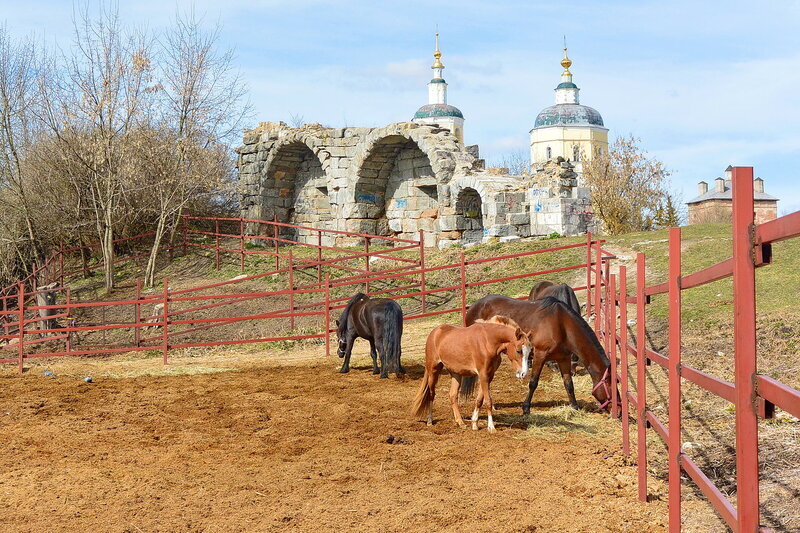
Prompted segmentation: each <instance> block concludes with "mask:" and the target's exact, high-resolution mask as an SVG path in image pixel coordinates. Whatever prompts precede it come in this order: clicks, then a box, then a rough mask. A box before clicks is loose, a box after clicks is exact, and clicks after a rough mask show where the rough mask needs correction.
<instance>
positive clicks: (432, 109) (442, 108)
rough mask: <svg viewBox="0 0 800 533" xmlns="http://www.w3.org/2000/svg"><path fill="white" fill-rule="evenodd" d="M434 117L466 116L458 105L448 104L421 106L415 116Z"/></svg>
mask: <svg viewBox="0 0 800 533" xmlns="http://www.w3.org/2000/svg"><path fill="white" fill-rule="evenodd" d="M433 117H458V118H464V115H462V114H461V111H460V110H459V109H458V108H457V107H453V106H451V105H448V104H427V105H424V106H422V107H420V108H419V109H418V110H417V112H416V113H414V118H433Z"/></svg>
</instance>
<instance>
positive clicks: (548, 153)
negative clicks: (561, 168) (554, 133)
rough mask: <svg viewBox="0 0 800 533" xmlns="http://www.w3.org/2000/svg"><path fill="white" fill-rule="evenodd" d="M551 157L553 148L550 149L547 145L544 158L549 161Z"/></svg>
mask: <svg viewBox="0 0 800 533" xmlns="http://www.w3.org/2000/svg"><path fill="white" fill-rule="evenodd" d="M552 158H553V150H551V149H550V147H549V146H548V147H547V148H546V149H545V159H547V160H548V161H549V160H550V159H552Z"/></svg>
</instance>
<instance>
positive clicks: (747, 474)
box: [733, 167, 759, 533]
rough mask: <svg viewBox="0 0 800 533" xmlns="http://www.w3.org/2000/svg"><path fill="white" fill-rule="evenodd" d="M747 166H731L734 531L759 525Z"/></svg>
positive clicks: (749, 531) (748, 532)
mask: <svg viewBox="0 0 800 533" xmlns="http://www.w3.org/2000/svg"><path fill="white" fill-rule="evenodd" d="M754 232H755V224H754V220H753V168H752V167H735V168H734V169H733V310H734V311H733V313H734V314H733V332H734V340H733V353H734V376H735V378H734V383H735V386H736V505H737V514H736V517H737V522H738V526H739V529H738V533H756V532H757V531H758V529H759V507H758V505H759V495H758V416H757V411H756V391H755V380H756V372H757V365H756V289H755V263H754V262H753V245H754V243H753V237H754Z"/></svg>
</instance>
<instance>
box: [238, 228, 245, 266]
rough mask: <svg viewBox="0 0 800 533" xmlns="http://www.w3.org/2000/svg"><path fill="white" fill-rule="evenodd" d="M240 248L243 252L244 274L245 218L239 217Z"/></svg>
mask: <svg viewBox="0 0 800 533" xmlns="http://www.w3.org/2000/svg"><path fill="white" fill-rule="evenodd" d="M239 239H240V242H239V248H240V250H241V252H242V272H244V218H242V217H239Z"/></svg>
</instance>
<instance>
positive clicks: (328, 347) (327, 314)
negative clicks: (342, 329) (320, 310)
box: [325, 272, 331, 357]
mask: <svg viewBox="0 0 800 533" xmlns="http://www.w3.org/2000/svg"><path fill="white" fill-rule="evenodd" d="M330 332H331V275H330V273H328V272H326V273H325V356H326V357H330V355H331V333H330Z"/></svg>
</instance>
